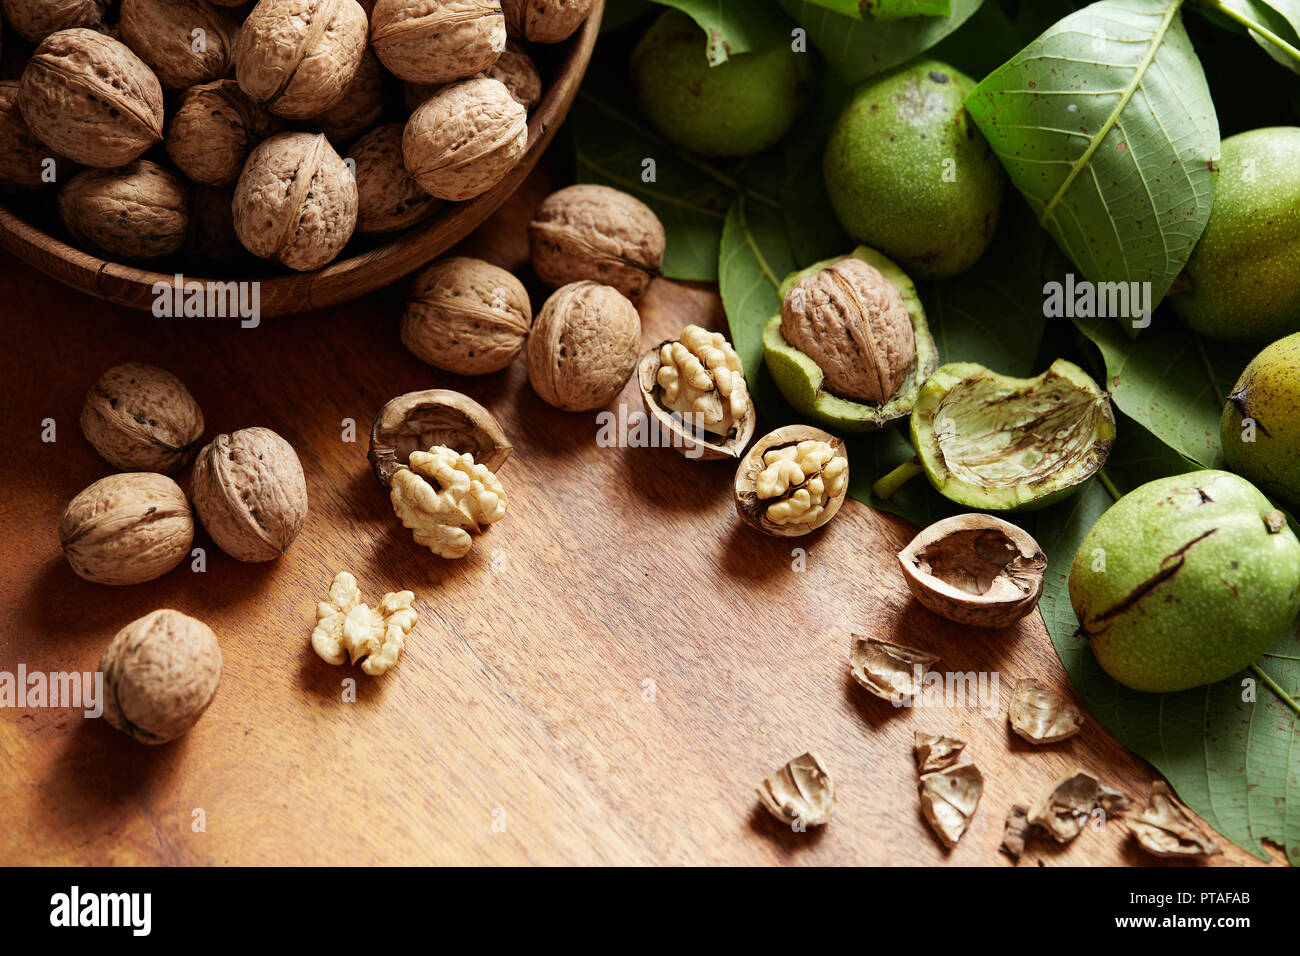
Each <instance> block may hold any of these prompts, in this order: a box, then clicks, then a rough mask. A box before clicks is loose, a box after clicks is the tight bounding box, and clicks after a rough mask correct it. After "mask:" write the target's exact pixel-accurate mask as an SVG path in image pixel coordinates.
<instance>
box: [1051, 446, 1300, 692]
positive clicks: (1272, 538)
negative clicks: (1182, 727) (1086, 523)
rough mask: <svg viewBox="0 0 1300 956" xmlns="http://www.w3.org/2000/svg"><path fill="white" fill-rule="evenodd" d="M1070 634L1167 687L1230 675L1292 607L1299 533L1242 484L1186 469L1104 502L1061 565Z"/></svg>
mask: <svg viewBox="0 0 1300 956" xmlns="http://www.w3.org/2000/svg"><path fill="white" fill-rule="evenodd" d="M1069 585H1070V603H1071V604H1072V605H1073V606H1074V613H1075V615H1076V616H1077V617H1078V619H1079V632H1080V634H1081V635H1082V636H1084V637H1086V638H1088V640H1089V641H1090V642H1091V643H1092V649H1093V652H1094V653H1095V654H1096V655H1097V660H1098V662H1099V663H1100V664H1101V666H1102V667H1103V668H1105V670H1106V673H1108V674H1110V676H1111V677H1113V678H1115V680H1117V681H1119V682H1120V683H1121V684H1124V685H1126V686H1128V687H1132V688H1133V689H1135V690H1141V691H1152V692H1172V691H1179V690H1186V689H1188V688H1190V687H1197V686H1200V685H1202V684H1211V683H1214V682H1215V681H1219V680H1223V679H1224V678H1226V677H1231V676H1232V675H1233V674H1235V673H1237V672H1238V671H1240V670H1241V669H1242V668H1244V667H1246V666H1247V665H1249V664H1250V663H1252V662H1253V661H1254V660H1256V659H1257V658H1258V657H1259V655H1260V654H1262V653H1263V652H1264V651H1265V650H1266V649H1267V648H1268V647H1269V646H1270V645H1271V644H1272V643H1273V642H1274V641H1276V640H1277V639H1278V638H1279V637H1281V636H1282V635H1283V634H1285V633H1286V632H1287V630H1288V628H1289V627H1290V626H1291V622H1292V621H1293V620H1294V618H1295V616H1296V613H1297V612H1300V541H1297V539H1296V536H1295V534H1294V532H1292V531H1291V529H1290V528H1289V527H1288V526H1287V523H1286V518H1285V516H1284V515H1283V514H1282V512H1280V511H1278V510H1277V509H1275V508H1274V507H1273V505H1272V504H1270V503H1269V500H1268V499H1267V498H1265V497H1264V495H1263V494H1262V493H1261V492H1260V491H1259V489H1257V488H1256V487H1255V486H1254V485H1252V484H1251V483H1250V482H1248V481H1246V479H1244V478H1241V477H1239V476H1237V475H1234V474H1231V473H1229V472H1226V471H1196V472H1191V473H1190V474H1185V475H1174V476H1173V477H1170V478H1161V479H1158V480H1156V481H1152V482H1148V483H1147V484H1145V485H1142V486H1141V487H1139V488H1137V489H1135V490H1134V491H1132V492H1130V493H1129V494H1127V495H1125V496H1124V497H1123V498H1121V499H1120V500H1119V501H1117V502H1116V503H1115V504H1114V506H1112V507H1111V509H1110V510H1109V511H1107V512H1106V513H1105V514H1104V515H1102V516H1101V519H1100V520H1099V521H1098V522H1097V524H1096V525H1095V526H1094V527H1093V529H1092V531H1091V532H1089V534H1088V536H1087V537H1086V538H1084V540H1083V543H1082V544H1081V545H1080V546H1079V552H1078V554H1077V555H1076V556H1075V559H1074V564H1073V566H1072V567H1071V568H1070V582H1069Z"/></svg>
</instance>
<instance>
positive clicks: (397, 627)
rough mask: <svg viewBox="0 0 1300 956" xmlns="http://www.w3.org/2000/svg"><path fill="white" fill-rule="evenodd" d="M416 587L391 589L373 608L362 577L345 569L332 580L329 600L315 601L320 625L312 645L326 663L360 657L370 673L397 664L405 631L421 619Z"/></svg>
mask: <svg viewBox="0 0 1300 956" xmlns="http://www.w3.org/2000/svg"><path fill="white" fill-rule="evenodd" d="M413 600H415V594H414V593H413V592H411V591H390V592H389V593H388V594H385V595H384V596H383V597H382V598H380V600H379V604H377V605H376V606H375V607H374V608H371V607H370V606H368V605H367V604H365V603H363V602H362V600H361V589H360V588H358V587H357V579H356V578H354V577H353V576H352V575H351V574H349V573H348V572H347V571H340V572H339V573H338V574H337V575H335V577H334V581H333V583H332V584H330V590H329V599H328V600H325V601H321V602H320V603H319V604H317V605H316V629H315V630H313V631H312V634H311V646H312V650H314V651H315V652H316V653H317V655H318V656H319V657H320V658H321V659H322V660H323V661H325V662H326V663H329V664H333V665H334V666H336V667H337V666H338V665H340V664H342V663H343V662H344V661H349V660H350V661H351V663H353V664H355V663H357V662H358V661H360V662H361V669H362V670H363V671H364V672H365V673H367V674H369V675H370V676H371V677H378V676H379V675H380V674H384V673H387V672H388V671H389V670H391V669H392V668H393V666H394V665H396V664H397V659H398V657H400V656H401V653H402V648H403V647H405V646H406V636H407V635H408V634H410V633H411V629H412V628H414V627H415V625H416V623H417V622H418V620H419V616H418V615H417V614H416V612H415V609H414V608H412V607H411V602H412V601H413Z"/></svg>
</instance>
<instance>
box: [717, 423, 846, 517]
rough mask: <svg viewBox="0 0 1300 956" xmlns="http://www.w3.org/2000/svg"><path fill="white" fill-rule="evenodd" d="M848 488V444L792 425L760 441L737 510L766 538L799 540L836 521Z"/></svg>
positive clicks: (745, 466) (740, 480) (741, 471)
mask: <svg viewBox="0 0 1300 956" xmlns="http://www.w3.org/2000/svg"><path fill="white" fill-rule="evenodd" d="M848 488H849V459H848V455H847V454H846V453H845V451H844V443H843V442H842V441H840V440H839V439H838V438H836V437H835V436H834V435H830V434H828V433H826V432H824V431H821V430H820V429H817V428H810V427H808V426H806V425H787V426H785V427H784V428H778V429H777V430H776V431H774V432H770V433H769V434H767V435H765V436H764V437H763V438H761V439H759V441H758V442H757V443H755V445H754V447H753V448H751V449H750V450H749V452H748V454H746V455H745V457H744V459H743V460H742V461H741V463H740V467H739V468H738V469H737V470H736V482H735V503H736V510H737V512H739V514H740V516H741V517H742V518H744V519H745V521H747V522H748V523H749V524H750V525H752V526H753V527H755V528H757V529H758V530H759V531H762V532H763V533H764V534H770V535H776V536H778V537H797V536H799V535H804V534H808V533H809V532H810V531H815V530H816V529H818V528H820V527H821V526H822V525H824V524H826V523H827V522H828V521H830V520H831V519H832V518H833V517H835V515H836V513H837V512H838V511H839V510H840V505H842V504H843V503H844V496H845V495H846V494H847V493H848Z"/></svg>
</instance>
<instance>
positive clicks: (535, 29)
mask: <svg viewBox="0 0 1300 956" xmlns="http://www.w3.org/2000/svg"><path fill="white" fill-rule="evenodd" d="M595 5H596V0H501V9H502V10H503V11H504V12H505V17H506V30H507V31H508V32H509V33H510V35H511V36H512V37H517V38H519V39H521V40H531V41H532V42H534V43H560V42H562V41H564V40H567V39H568V38H569V37H571V36H573V34H574V32H575V31H576V30H577V29H578V27H580V26H582V22H583V21H584V20H586V19H587V16H588V15H589V14H590V13H591V10H592V7H594V6H595Z"/></svg>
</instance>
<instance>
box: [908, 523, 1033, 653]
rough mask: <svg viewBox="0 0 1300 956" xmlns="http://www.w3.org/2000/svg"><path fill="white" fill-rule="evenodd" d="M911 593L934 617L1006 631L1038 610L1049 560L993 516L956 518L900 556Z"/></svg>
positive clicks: (924, 533)
mask: <svg viewBox="0 0 1300 956" xmlns="http://www.w3.org/2000/svg"><path fill="white" fill-rule="evenodd" d="M898 563H899V564H900V565H901V566H902V568H903V577H904V578H905V579H906V580H907V586H908V588H910V589H911V591H912V594H913V595H914V596H915V597H916V599H917V600H918V601H920V602H921V604H923V605H924V606H925V607H927V608H929V609H930V610H931V611H933V612H934V613H935V614H938V615H940V616H941V617H946V618H947V619H948V620H950V621H957V622H958V623H960V624H970V625H973V626H975V627H1010V626H1011V625H1012V624H1014V623H1016V621H1018V620H1020V619H1021V618H1022V617H1024V616H1025V615H1027V614H1029V613H1031V612H1032V611H1033V610H1034V608H1035V607H1036V606H1037V605H1038V599H1039V597H1040V596H1041V595H1042V593H1043V571H1044V569H1046V567H1047V556H1046V555H1044V554H1043V549H1042V548H1040V547H1039V546H1038V542H1037V541H1035V540H1034V539H1033V538H1032V537H1031V536H1030V535H1029V534H1027V533H1026V532H1025V531H1023V530H1021V529H1020V528H1018V527H1016V526H1015V525H1013V524H1011V523H1010V522H1009V521H1003V520H1002V519H1001V518H996V517H994V516H993V515H986V514H964V515H954V516H953V517H951V518H945V519H943V520H942V521H937V522H935V523H934V524H932V525H930V527H928V528H926V529H925V530H924V531H922V532H921V533H920V534H918V535H917V536H916V537H915V538H913V539H912V541H911V543H909V544H908V545H907V547H905V548H904V549H903V550H902V551H900V552H899V553H898Z"/></svg>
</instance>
